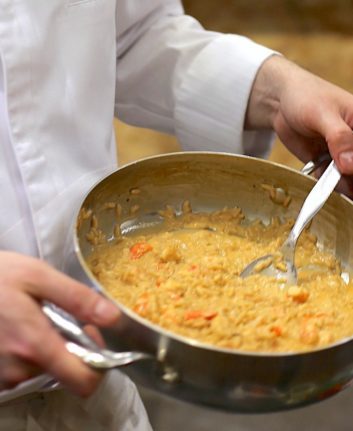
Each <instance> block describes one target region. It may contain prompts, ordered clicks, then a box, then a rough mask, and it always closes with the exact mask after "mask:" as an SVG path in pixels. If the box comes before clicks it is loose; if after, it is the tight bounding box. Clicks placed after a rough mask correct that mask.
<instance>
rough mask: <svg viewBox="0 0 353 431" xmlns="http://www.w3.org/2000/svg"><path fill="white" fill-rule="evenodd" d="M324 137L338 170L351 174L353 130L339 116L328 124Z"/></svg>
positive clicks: (352, 167)
mask: <svg viewBox="0 0 353 431" xmlns="http://www.w3.org/2000/svg"><path fill="white" fill-rule="evenodd" d="M328 128H329V130H328V131H327V132H326V133H325V138H326V141H327V145H328V148H329V151H330V154H331V156H332V158H333V159H334V161H335V162H336V165H337V167H338V169H339V171H340V172H341V173H342V174H344V175H353V130H352V128H351V127H350V126H349V125H348V124H347V123H345V122H344V121H343V120H342V119H341V118H339V119H338V120H337V118H336V119H335V120H334V121H332V122H331V124H329V125H328Z"/></svg>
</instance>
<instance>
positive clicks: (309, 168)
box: [300, 153, 332, 175]
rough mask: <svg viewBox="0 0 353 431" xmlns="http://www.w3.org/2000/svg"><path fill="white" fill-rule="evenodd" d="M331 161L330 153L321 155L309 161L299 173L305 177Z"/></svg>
mask: <svg viewBox="0 0 353 431" xmlns="http://www.w3.org/2000/svg"><path fill="white" fill-rule="evenodd" d="M331 160H332V158H331V156H330V153H323V154H321V155H320V156H319V157H318V158H317V159H315V160H310V162H308V163H306V164H305V165H304V166H303V167H302V169H301V170H300V172H301V173H302V174H305V175H310V174H312V173H313V172H315V171H316V169H318V168H319V167H320V166H321V165H323V164H324V163H325V162H330V161H331Z"/></svg>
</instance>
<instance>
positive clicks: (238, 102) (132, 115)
mask: <svg viewBox="0 0 353 431" xmlns="http://www.w3.org/2000/svg"><path fill="white" fill-rule="evenodd" d="M127 3H128V2H120V4H121V7H120V8H119V1H118V7H117V28H118V39H117V40H118V42H117V88H116V104H115V113H116V116H117V117H118V118H120V119H121V120H122V121H124V122H126V123H129V124H132V125H135V126H140V127H147V128H152V129H156V130H159V131H162V132H165V133H170V134H175V135H176V136H177V138H178V139H179V141H180V143H181V145H182V147H183V149H184V150H200V151H225V152H236V153H245V154H248V155H254V156H259V157H260V156H261V157H264V156H266V155H267V154H268V152H269V149H270V146H271V143H272V141H273V134H272V133H271V132H270V131H244V117H245V113H246V107H247V102H248V98H249V94H250V91H251V87H252V84H253V81H254V79H255V76H256V73H257V71H258V69H259V67H260V66H261V65H262V63H263V62H264V61H265V60H266V59H267V58H268V57H269V56H271V55H273V54H274V52H273V51H271V50H269V49H267V48H265V47H263V46H261V45H258V44H256V43H254V42H253V41H251V40H249V39H248V38H245V37H243V36H239V35H231V34H222V33H217V32H212V31H206V30H205V29H203V28H202V26H201V25H200V23H199V22H197V21H196V20H195V19H193V18H192V17H190V16H187V15H185V14H184V11H183V8H182V6H181V4H180V2H179V1H174V0H169V1H168V0H160V1H159V0H151V2H145V0H129V10H127V7H125V9H124V4H127ZM146 3H149V6H146Z"/></svg>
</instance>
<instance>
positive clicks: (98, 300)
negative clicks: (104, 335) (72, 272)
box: [0, 251, 119, 396]
mask: <svg viewBox="0 0 353 431" xmlns="http://www.w3.org/2000/svg"><path fill="white" fill-rule="evenodd" d="M43 300H47V301H50V302H52V303H54V304H56V305H58V306H59V307H61V308H63V309H64V310H66V311H68V312H69V313H71V314H72V315H74V316H76V317H77V318H78V319H80V320H82V321H84V322H87V323H89V324H93V325H97V326H102V327H104V326H110V325H112V324H114V323H115V322H116V321H117V319H118V317H119V310H118V309H117V307H115V306H114V305H113V304H112V303H110V302H109V301H107V300H106V299H104V298H102V297H101V296H100V295H99V294H97V293H96V292H94V291H93V290H92V289H90V288H88V287H87V286H85V285H83V284H81V283H79V282H77V281H76V280H73V279H71V278H70V277H68V276H66V275H64V274H62V273H60V272H59V271H57V270H55V269H54V268H52V267H50V266H49V265H48V264H47V263H45V262H43V261H40V260H39V259H34V258H31V257H27V256H22V255H20V254H17V253H12V252H6V251H0V304H1V307H0V390H1V389H8V388H11V387H13V386H15V385H16V384H18V383H20V382H23V381H24V380H27V379H29V378H31V377H33V376H34V375H36V374H38V373H39V372H46V373H48V374H50V375H51V376H53V377H54V378H55V379H57V380H58V381H60V382H61V383H62V384H63V385H64V386H66V387H67V388H68V389H69V390H71V391H72V392H74V393H76V394H77V395H80V396H88V395H90V394H91V393H92V392H93V391H94V389H95V388H96V387H97V385H98V384H99V381H100V378H101V374H100V373H98V372H95V371H93V370H92V369H90V368H89V367H88V366H86V365H85V364H84V363H83V362H82V361H81V360H80V359H78V358H77V357H76V356H74V355H72V354H71V353H69V352H68V351H67V350H66V348H65V340H64V339H63V338H62V337H61V336H60V334H59V333H58V332H57V331H56V330H55V329H54V328H53V327H52V326H51V324H50V323H49V320H48V319H47V318H46V317H45V315H44V314H43V313H42V311H41V305H40V302H41V301H43ZM89 332H90V335H91V336H92V335H93V336H94V332H92V327H91V328H90V329H89ZM96 338H97V337H96ZM97 341H98V342H99V340H97Z"/></svg>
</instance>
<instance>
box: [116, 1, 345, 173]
mask: <svg viewBox="0 0 353 431" xmlns="http://www.w3.org/2000/svg"><path fill="white" fill-rule="evenodd" d="M183 4H184V7H185V10H186V12H187V13H188V14H190V15H192V16H194V17H195V18H197V19H198V20H199V21H200V22H201V23H202V24H203V26H204V27H205V28H207V29H209V30H216V31H221V32H226V33H238V34H242V35H245V36H249V37H250V38H252V39H253V40H255V41H256V42H259V43H262V44H264V45H266V46H268V47H270V48H272V49H275V50H277V51H279V52H281V53H283V54H284V55H285V56H286V57H288V58H289V59H291V60H294V61H295V62H297V63H298V64H300V65H302V66H303V67H305V68H306V69H308V70H310V71H312V72H314V73H316V74H317V75H319V76H321V77H323V78H326V79H328V80H330V81H331V82H333V83H335V84H337V85H340V86H341V87H343V88H345V89H346V90H348V91H351V92H353V0H262V1H256V0H217V1H214V0H184V1H183ZM115 129H116V135H117V138H118V142H119V146H118V153H119V162H120V164H125V163H127V162H130V161H133V160H135V159H139V158H141V157H145V156H149V155H154V154H159V153H166V152H171V151H178V149H179V145H178V142H177V141H176V139H175V138H174V137H171V136H167V135H163V134H160V133H156V132H153V131H150V130H145V129H141V128H135V127H130V126H127V125H125V124H123V123H121V122H119V121H118V120H116V121H115ZM270 159H271V160H273V161H276V162H279V163H283V164H287V165H290V166H293V167H298V168H299V167H300V166H301V163H300V162H299V161H298V160H297V159H295V158H294V157H293V156H292V155H291V154H290V153H289V152H288V151H287V150H286V149H285V148H284V146H283V145H282V144H281V143H280V142H279V141H278V140H277V141H276V143H275V146H274V148H273V151H272V154H271V156H270Z"/></svg>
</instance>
